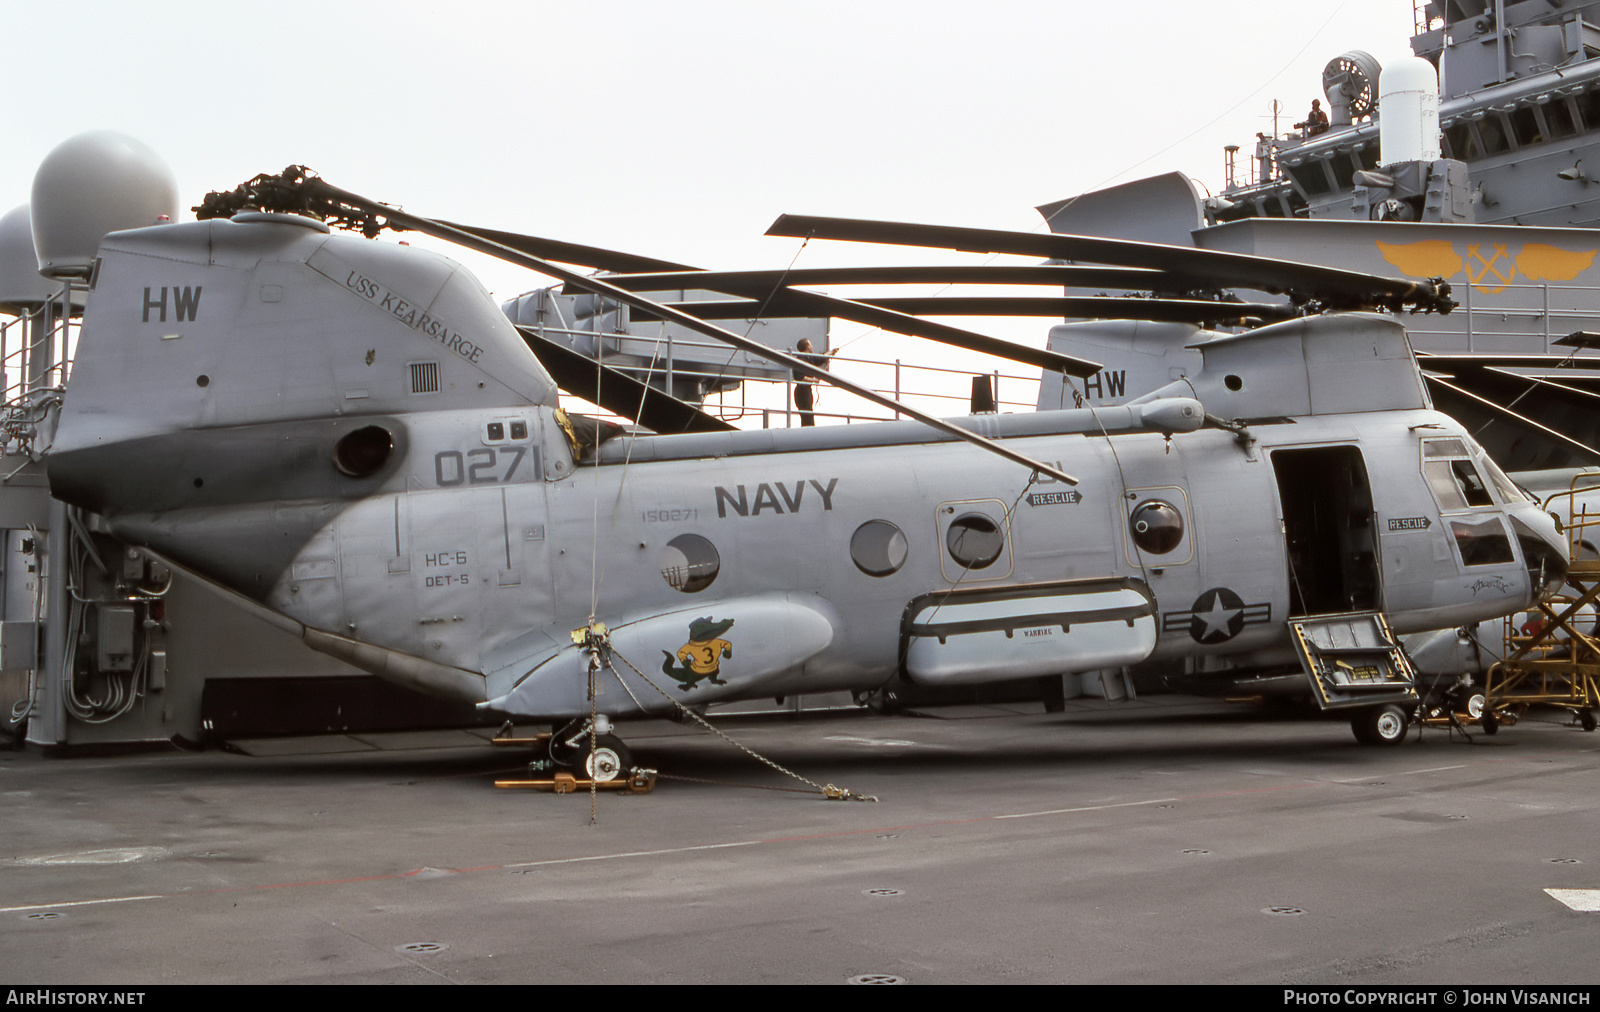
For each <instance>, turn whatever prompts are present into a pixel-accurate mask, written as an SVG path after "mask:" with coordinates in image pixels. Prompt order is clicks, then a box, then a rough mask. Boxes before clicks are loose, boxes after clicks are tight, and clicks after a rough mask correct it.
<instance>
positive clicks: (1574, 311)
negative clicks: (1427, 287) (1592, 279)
mask: <svg viewBox="0 0 1600 1012" xmlns="http://www.w3.org/2000/svg"><path fill="white" fill-rule="evenodd" d="M1484 288H1491V289H1492V290H1491V291H1487V292H1486V291H1483V290H1482V289H1484ZM1507 293H1512V294H1510V295H1509V296H1508V295H1507ZM1451 294H1452V295H1453V296H1454V297H1455V298H1456V299H1457V300H1458V301H1459V302H1460V307H1459V308H1457V309H1456V310H1455V312H1454V313H1452V314H1451V315H1450V316H1449V317H1444V318H1442V319H1440V320H1439V321H1438V323H1437V324H1434V322H1433V318H1432V317H1424V316H1414V317H1409V318H1407V320H1406V327H1407V329H1409V330H1410V331H1411V332H1412V334H1413V335H1418V336H1423V337H1431V338H1439V339H1455V340H1458V341H1461V342H1464V347H1457V348H1454V349H1446V348H1443V347H1435V346H1424V350H1427V351H1445V350H1455V351H1464V352H1467V353H1475V352H1514V353H1517V354H1528V353H1542V354H1550V355H1567V354H1571V353H1572V352H1573V351H1574V350H1576V349H1572V348H1568V347H1565V346H1561V345H1556V344H1555V342H1556V341H1558V340H1560V339H1561V338H1563V337H1566V336H1567V335H1569V334H1571V333H1573V332H1575V331H1579V330H1584V329H1588V328H1591V327H1593V326H1594V319H1595V316H1596V312H1595V307H1596V306H1597V305H1600V286H1596V285H1564V284H1550V283H1548V282H1540V283H1537V284H1510V283H1508V284H1498V283H1496V284H1493V285H1483V284H1481V283H1473V282H1470V281H1469V282H1461V283H1455V284H1453V285H1452V289H1451ZM1491 299H1492V301H1490V300H1491ZM1457 318H1464V319H1465V321H1466V328H1465V332H1463V331H1462V329H1460V328H1459V327H1458V326H1453V325H1452V324H1453V323H1454V322H1455V319H1457ZM1518 324H1521V325H1520V326H1519V325H1518ZM1530 337H1533V338H1539V339H1540V340H1541V341H1542V347H1539V348H1529V347H1527V343H1526V342H1527V340H1528V338H1530ZM1484 345H1490V346H1489V347H1484Z"/></svg>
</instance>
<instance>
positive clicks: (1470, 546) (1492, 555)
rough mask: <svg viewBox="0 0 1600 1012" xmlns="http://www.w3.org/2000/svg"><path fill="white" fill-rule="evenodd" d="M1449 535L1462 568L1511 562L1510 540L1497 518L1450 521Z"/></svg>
mask: <svg viewBox="0 0 1600 1012" xmlns="http://www.w3.org/2000/svg"><path fill="white" fill-rule="evenodd" d="M1450 533H1451V535H1452V536H1454V538H1455V541H1456V548H1457V549H1458V550H1459V551H1460V552H1461V564H1462V565H1464V566H1493V565H1499V564H1502V563H1506V562H1512V561H1514V559H1513V558H1512V555H1511V539H1510V538H1508V537H1506V529H1505V525H1503V524H1502V523H1501V522H1500V518H1499V517H1498V516H1488V517H1485V518H1484V519H1482V520H1451V521H1450Z"/></svg>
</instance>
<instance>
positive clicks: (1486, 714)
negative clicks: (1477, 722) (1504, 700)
mask: <svg viewBox="0 0 1600 1012" xmlns="http://www.w3.org/2000/svg"><path fill="white" fill-rule="evenodd" d="M1499 731H1500V715H1499V714H1497V713H1495V712H1494V711H1493V710H1484V711H1483V733H1484V734H1491V735H1492V734H1497V733H1499Z"/></svg>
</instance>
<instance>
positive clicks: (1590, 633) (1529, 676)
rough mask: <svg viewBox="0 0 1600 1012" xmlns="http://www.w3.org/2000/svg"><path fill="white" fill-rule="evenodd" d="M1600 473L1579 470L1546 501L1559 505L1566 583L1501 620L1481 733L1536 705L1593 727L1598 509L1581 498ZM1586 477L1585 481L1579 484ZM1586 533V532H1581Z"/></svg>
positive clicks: (1599, 578) (1599, 649) (1599, 692)
mask: <svg viewBox="0 0 1600 1012" xmlns="http://www.w3.org/2000/svg"><path fill="white" fill-rule="evenodd" d="M1597 479H1600V475H1596V474H1584V475H1578V476H1576V477H1574V478H1573V479H1572V482H1571V487H1569V488H1568V490H1567V491H1565V492H1560V493H1557V494H1555V495H1553V496H1550V497H1549V498H1548V499H1546V500H1545V502H1544V505H1545V507H1546V508H1549V507H1550V505H1551V503H1552V502H1555V503H1556V505H1557V510H1556V513H1557V514H1558V515H1560V513H1561V507H1562V506H1563V505H1564V506H1565V515H1566V517H1567V519H1566V522H1565V525H1564V530H1565V533H1566V535H1567V541H1568V545H1569V548H1570V552H1571V559H1572V562H1571V565H1570V568H1569V569H1568V571H1567V583H1566V586H1564V587H1563V588H1562V589H1561V592H1560V593H1559V594H1557V595H1555V596H1554V597H1552V598H1550V599H1549V600H1547V601H1541V602H1539V604H1538V605H1536V606H1535V608H1534V610H1533V611H1531V612H1521V613H1519V614H1517V615H1513V616H1510V617H1508V618H1507V619H1506V620H1505V622H1506V624H1505V660H1503V661H1500V662H1499V663H1497V664H1495V665H1493V666H1492V667H1490V668H1489V674H1488V677H1487V681H1486V684H1485V686H1484V696H1485V702H1484V711H1483V731H1484V733H1485V734H1494V733H1495V732H1496V731H1497V730H1499V728H1500V726H1501V725H1502V724H1514V723H1516V722H1517V719H1518V718H1520V717H1521V716H1522V715H1523V714H1524V713H1526V712H1527V710H1528V707H1530V706H1532V705H1533V704H1535V703H1542V704H1544V705H1547V706H1556V707H1560V708H1562V709H1566V710H1570V711H1572V713H1573V714H1574V715H1575V716H1576V717H1577V719H1578V722H1579V723H1580V724H1581V725H1582V726H1583V729H1584V730H1585V731H1593V730H1594V729H1595V724H1596V721H1595V709H1596V707H1597V706H1600V686H1597V685H1596V681H1595V679H1596V677H1597V676H1600V637H1597V636H1596V631H1597V629H1596V623H1595V616H1596V601H1597V600H1600V552H1596V550H1595V545H1596V541H1597V538H1600V531H1592V530H1591V528H1597V527H1600V512H1595V511H1593V510H1591V508H1590V504H1589V502H1587V501H1585V500H1584V499H1581V498H1580V496H1584V495H1585V494H1588V495H1589V497H1590V498H1594V497H1595V496H1596V495H1597V494H1600V484H1596V483H1595V482H1596V481H1597ZM1580 482H1585V483H1587V484H1580ZM1586 534H1588V535H1590V536H1589V537H1585V535H1586Z"/></svg>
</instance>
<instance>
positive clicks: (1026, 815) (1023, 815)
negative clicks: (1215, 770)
mask: <svg viewBox="0 0 1600 1012" xmlns="http://www.w3.org/2000/svg"><path fill="white" fill-rule="evenodd" d="M1177 800H1178V799H1177V798H1150V799H1149V800H1147V801H1119V802H1117V803H1116V804H1114V805H1084V806H1082V807H1080V808H1052V809H1050V810H1048V811H1044V812H1016V813H1014V814H1011V815H995V816H992V818H994V819H1031V818H1034V817H1035V816H1039V815H1070V814H1072V813H1074V812H1103V811H1106V810H1107V809H1111V808H1136V807H1138V806H1140V805H1161V804H1167V803H1170V802H1173V801H1177Z"/></svg>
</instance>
